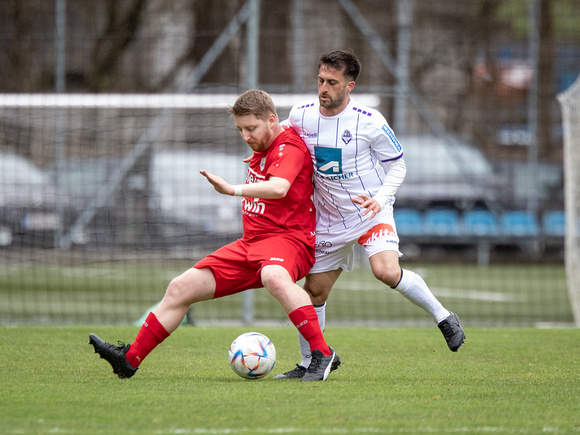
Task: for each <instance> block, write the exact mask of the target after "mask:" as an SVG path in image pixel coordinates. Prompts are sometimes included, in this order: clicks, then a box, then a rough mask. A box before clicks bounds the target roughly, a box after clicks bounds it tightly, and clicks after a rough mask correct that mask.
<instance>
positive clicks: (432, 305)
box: [394, 269, 450, 323]
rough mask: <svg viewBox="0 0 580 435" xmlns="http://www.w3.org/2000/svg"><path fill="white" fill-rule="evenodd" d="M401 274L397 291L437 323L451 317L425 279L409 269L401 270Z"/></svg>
mask: <svg viewBox="0 0 580 435" xmlns="http://www.w3.org/2000/svg"><path fill="white" fill-rule="evenodd" d="M401 273H402V276H401V281H399V284H397V286H396V287H394V289H395V290H397V291H398V292H399V293H401V294H402V295H403V296H405V297H406V298H407V299H409V300H410V301H411V302H413V303H414V304H415V305H417V306H418V307H421V308H423V309H424V310H425V311H427V312H428V313H429V314H431V315H432V316H433V318H434V319H435V322H437V323H439V322H441V321H442V320H443V319H445V318H447V317H449V314H450V313H449V311H447V310H446V309H445V307H444V306H443V305H441V302H439V301H438V300H437V298H436V297H435V296H434V295H433V293H431V290H429V287H427V284H425V281H423V278H421V277H420V276H419V275H417V274H416V273H415V272H412V271H410V270H407V269H401Z"/></svg>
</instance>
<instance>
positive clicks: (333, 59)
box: [318, 50, 361, 82]
mask: <svg viewBox="0 0 580 435" xmlns="http://www.w3.org/2000/svg"><path fill="white" fill-rule="evenodd" d="M322 65H324V66H326V67H328V68H332V69H338V70H344V71H343V74H344V76H345V77H347V78H350V79H351V80H352V81H353V82H354V81H356V79H357V78H358V76H359V74H360V70H361V64H360V61H359V60H358V58H357V57H356V56H355V54H354V53H353V52H352V51H348V50H335V51H329V52H328V53H324V54H321V55H320V57H319V58H318V69H320V67H321V66H322Z"/></svg>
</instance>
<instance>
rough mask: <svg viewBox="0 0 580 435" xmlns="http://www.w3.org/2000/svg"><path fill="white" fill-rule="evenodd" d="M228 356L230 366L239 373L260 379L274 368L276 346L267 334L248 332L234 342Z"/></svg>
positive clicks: (249, 377) (244, 376)
mask: <svg viewBox="0 0 580 435" xmlns="http://www.w3.org/2000/svg"><path fill="white" fill-rule="evenodd" d="M228 356H229V360H230V367H231V368H232V370H233V371H234V372H235V373H236V374H237V375H239V376H241V377H242V378H246V379H260V378H263V377H264V376H266V375H267V374H268V373H270V370H272V369H273V368H274V364H275V363H276V348H275V347H274V344H273V343H272V342H271V341H270V339H269V338H268V337H266V336H265V335H263V334H260V333H259V332H246V333H245V334H242V335H240V336H239V337H238V338H236V339H235V340H234V341H233V342H232V344H231V346H230V350H229V352H228Z"/></svg>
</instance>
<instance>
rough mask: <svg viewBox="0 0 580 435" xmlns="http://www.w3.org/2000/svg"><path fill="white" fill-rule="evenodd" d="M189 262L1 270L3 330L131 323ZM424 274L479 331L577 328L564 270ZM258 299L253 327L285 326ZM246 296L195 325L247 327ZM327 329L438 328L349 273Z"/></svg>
mask: <svg viewBox="0 0 580 435" xmlns="http://www.w3.org/2000/svg"><path fill="white" fill-rule="evenodd" d="M190 266H191V262H173V263H157V262H151V261H147V262H123V261H119V262H115V263H111V262H105V263H95V264H76V263H74V262H71V263H70V264H42V263H30V262H15V263H5V264H0V302H1V303H0V323H2V324H57V325H58V324H120V325H123V324H125V325H127V324H133V323H134V322H135V321H137V320H138V319H139V318H141V316H142V315H143V314H144V313H145V312H146V311H147V309H148V308H149V307H151V306H152V305H154V304H155V303H157V302H159V301H160V300H161V298H162V297H163V294H164V292H165V289H166V287H167V285H168V283H169V282H170V280H171V279H172V278H173V277H175V276H177V275H179V274H180V273H182V272H183V271H184V270H186V269H187V268H189V267H190ZM403 266H404V267H408V268H409V269H411V270H414V271H416V272H418V273H419V274H420V275H421V276H423V278H424V279H425V280H426V282H427V283H428V285H429V286H430V287H431V289H432V291H433V293H434V294H435V295H436V296H437V297H438V298H439V300H441V301H442V303H443V304H444V305H445V306H446V307H447V308H449V309H450V310H452V311H455V312H456V313H458V314H459V316H460V317H461V319H462V321H463V322H465V323H466V324H468V325H472V326H476V325H477V326H498V325H502V326H513V325H517V326H535V325H539V324H540V325H544V324H551V325H559V326H567V325H570V324H572V323H573V317H572V312H571V309H570V302H569V299H568V293H567V289H566V280H565V272H564V266H563V265H561V264H542V263H540V264H519V265H518V264H505V265H504V264H494V265H491V266H490V267H487V268H480V267H477V266H476V265H471V264H461V263H453V264H415V263H412V264H405V263H403ZM253 293H254V319H255V322H262V323H270V324H284V323H285V322H286V321H287V318H286V316H285V314H284V312H283V310H282V309H281V308H280V307H279V305H278V303H277V302H276V301H275V300H274V299H273V298H272V297H271V296H270V295H269V294H268V292H267V291H266V290H264V289H258V290H255V291H253ZM242 298H243V296H242V295H235V296H232V297H228V298H224V299H222V300H216V301H208V302H204V303H201V304H198V305H195V306H194V308H193V311H192V315H193V319H194V320H195V321H196V322H197V324H205V325H207V324H215V325H219V324H228V323H229V324H231V323H232V322H240V321H241V319H242V306H243V305H242ZM327 321H328V324H329V325H335V326H340V325H362V326H402V325H403V326H409V325H430V324H431V319H430V318H429V316H427V315H426V314H425V313H424V312H423V311H422V310H421V309H419V308H417V307H416V306H414V305H413V304H411V303H409V302H408V301H407V300H406V299H404V298H403V297H402V296H401V295H400V294H399V293H398V292H396V291H394V290H392V289H390V288H388V287H386V286H384V285H382V284H381V283H380V282H379V281H377V280H376V279H375V278H374V277H373V275H372V273H371V271H370V269H368V268H364V267H360V268H358V269H355V271H353V272H351V273H344V274H343V275H342V276H341V277H340V278H339V280H338V282H337V283H336V285H335V287H334V289H333V291H332V293H331V296H330V299H329V304H328V307H327Z"/></svg>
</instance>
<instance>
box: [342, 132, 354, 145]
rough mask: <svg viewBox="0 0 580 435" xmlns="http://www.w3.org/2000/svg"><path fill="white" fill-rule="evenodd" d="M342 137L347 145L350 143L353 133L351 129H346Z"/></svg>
mask: <svg viewBox="0 0 580 435" xmlns="http://www.w3.org/2000/svg"><path fill="white" fill-rule="evenodd" d="M341 139H342V141H343V142H344V144H345V145H348V143H349V142H350V141H351V140H352V134H351V133H350V131H348V130H344V133H342V136H341Z"/></svg>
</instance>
